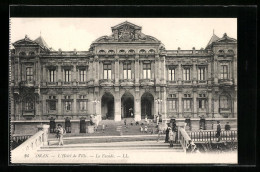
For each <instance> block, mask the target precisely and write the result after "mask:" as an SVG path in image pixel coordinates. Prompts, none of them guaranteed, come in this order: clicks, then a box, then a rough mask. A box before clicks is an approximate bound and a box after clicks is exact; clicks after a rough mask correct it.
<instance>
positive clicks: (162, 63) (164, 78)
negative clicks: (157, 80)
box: [161, 56, 168, 84]
mask: <svg viewBox="0 0 260 172" xmlns="http://www.w3.org/2000/svg"><path fill="white" fill-rule="evenodd" d="M162 58H163V60H162V62H161V71H162V72H161V79H162V81H163V84H166V80H167V76H168V75H166V76H165V74H166V67H165V56H163V57H162Z"/></svg>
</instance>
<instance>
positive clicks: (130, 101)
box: [121, 93, 134, 118]
mask: <svg viewBox="0 0 260 172" xmlns="http://www.w3.org/2000/svg"><path fill="white" fill-rule="evenodd" d="M121 106H122V112H121V113H122V117H123V118H133V117H134V96H133V95H132V94H131V93H125V94H124V95H123V96H122V98H121Z"/></svg>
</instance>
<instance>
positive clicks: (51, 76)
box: [49, 69, 56, 82]
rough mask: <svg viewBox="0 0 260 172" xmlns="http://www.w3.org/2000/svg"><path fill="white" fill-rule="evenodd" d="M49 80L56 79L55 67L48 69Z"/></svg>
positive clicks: (53, 80)
mask: <svg viewBox="0 0 260 172" xmlns="http://www.w3.org/2000/svg"><path fill="white" fill-rule="evenodd" d="M49 71H50V72H49V73H50V82H55V81H56V70H55V69H50V70H49Z"/></svg>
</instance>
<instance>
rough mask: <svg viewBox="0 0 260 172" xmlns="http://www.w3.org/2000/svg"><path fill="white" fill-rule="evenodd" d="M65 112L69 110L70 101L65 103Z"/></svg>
mask: <svg viewBox="0 0 260 172" xmlns="http://www.w3.org/2000/svg"><path fill="white" fill-rule="evenodd" d="M65 110H71V102H70V101H67V102H65Z"/></svg>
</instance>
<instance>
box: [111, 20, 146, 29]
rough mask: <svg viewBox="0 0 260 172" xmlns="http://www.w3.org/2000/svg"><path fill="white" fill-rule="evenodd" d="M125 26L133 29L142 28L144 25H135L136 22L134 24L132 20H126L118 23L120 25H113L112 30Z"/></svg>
mask: <svg viewBox="0 0 260 172" xmlns="http://www.w3.org/2000/svg"><path fill="white" fill-rule="evenodd" d="M125 27H127V28H131V29H140V30H141V29H142V27H141V26H137V25H135V24H133V23H130V22H128V21H125V22H123V23H120V24H118V25H116V26H113V27H111V28H112V30H114V29H122V28H125Z"/></svg>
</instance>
